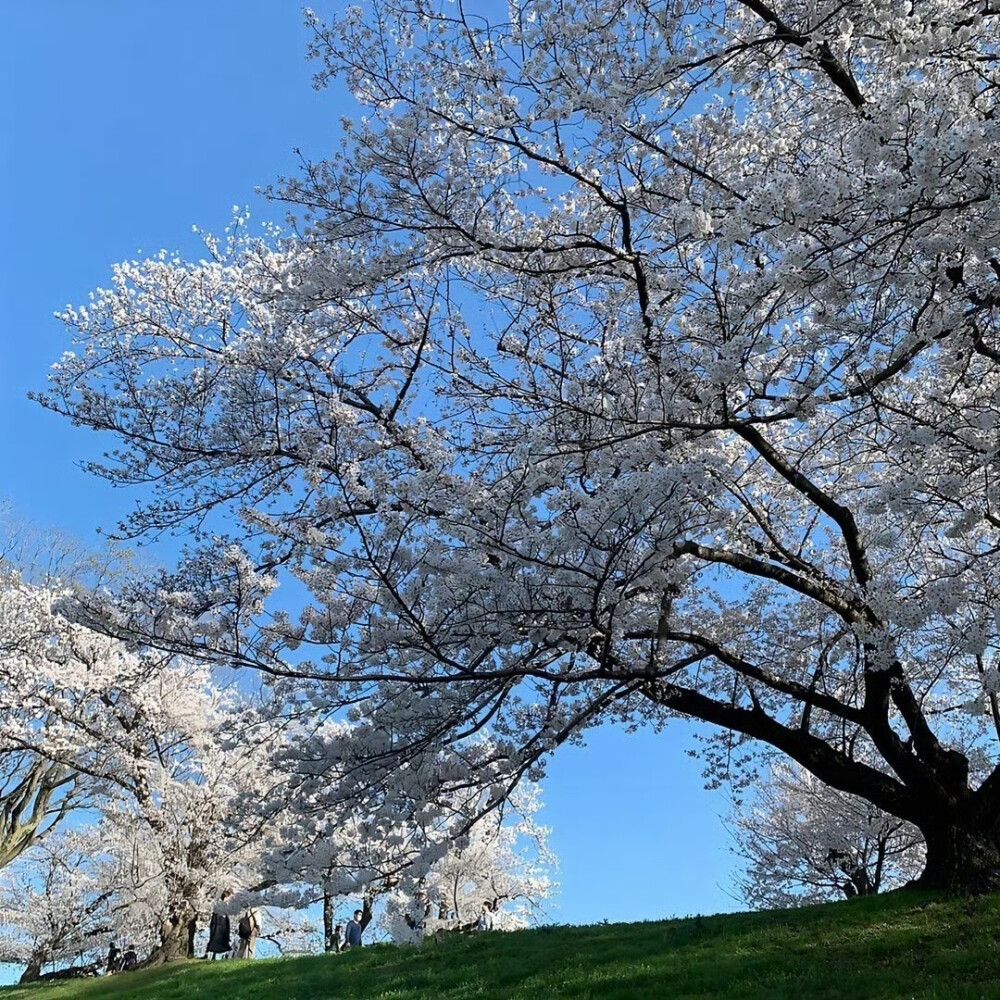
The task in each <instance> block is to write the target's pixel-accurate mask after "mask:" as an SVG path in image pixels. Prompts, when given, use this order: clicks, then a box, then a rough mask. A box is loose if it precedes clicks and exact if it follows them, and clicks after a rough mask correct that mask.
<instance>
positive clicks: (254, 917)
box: [236, 906, 260, 958]
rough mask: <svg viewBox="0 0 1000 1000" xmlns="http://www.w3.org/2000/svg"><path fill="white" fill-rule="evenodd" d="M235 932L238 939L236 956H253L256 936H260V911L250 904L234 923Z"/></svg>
mask: <svg viewBox="0 0 1000 1000" xmlns="http://www.w3.org/2000/svg"><path fill="white" fill-rule="evenodd" d="M236 934H237V935H238V937H239V939H240V946H239V948H238V949H237V952H236V957H237V958H253V955H254V948H255V947H256V946H257V938H258V937H259V936H260V911H259V910H258V909H257V907H255V906H251V907H250V908H249V909H248V910H247V912H246V913H244V914H243V916H242V917H240V919H239V921H238V922H237V924H236Z"/></svg>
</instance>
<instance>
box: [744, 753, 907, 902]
mask: <svg viewBox="0 0 1000 1000" xmlns="http://www.w3.org/2000/svg"><path fill="white" fill-rule="evenodd" d="M756 787H757V793H756V795H754V796H753V798H751V799H749V800H747V801H744V802H742V803H740V804H739V805H738V806H737V807H736V808H735V809H734V811H733V813H732V815H731V816H730V818H729V821H728V826H729V828H730V832H731V833H732V836H733V839H734V841H735V848H734V852H735V853H736V855H737V856H738V857H739V858H740V859H741V860H742V861H743V864H744V868H743V871H742V872H741V873H740V874H739V875H738V876H737V879H736V883H737V887H738V889H739V892H740V895H741V896H742V898H743V900H744V901H745V902H747V903H748V904H749V905H750V906H752V907H754V908H755V909H772V908H775V907H785V906H801V905H804V904H808V903H818V902H823V901H827V900H833V899H843V898H845V897H847V898H851V897H853V896H870V895H874V894H875V893H878V892H885V891H887V890H889V889H898V888H900V887H901V886H903V885H905V884H906V883H908V882H909V881H910V880H912V879H915V878H917V877H918V876H919V874H920V871H921V869H922V868H923V863H924V852H923V841H922V839H921V837H920V832H919V831H918V830H917V829H916V827H914V826H913V825H912V824H910V823H907V822H906V821H905V820H901V819H897V818H896V817H895V816H890V815H889V814H888V813H885V812H882V810H880V809H879V808H878V807H876V806H873V805H872V804H871V803H870V802H867V801H866V800H864V799H861V798H858V797H857V796H854V795H849V794H847V793H845V792H841V791H839V790H838V789H836V788H832V787H830V786H829V785H824V784H823V783H822V782H821V781H819V780H818V779H817V778H816V777H815V776H814V775H812V774H810V773H809V772H808V771H806V770H805V769H804V768H802V767H800V766H798V765H795V764H787V763H776V764H775V765H774V766H773V767H772V768H771V770H770V773H769V775H768V780H766V781H764V782H761V783H760V784H758V785H757V786H756Z"/></svg>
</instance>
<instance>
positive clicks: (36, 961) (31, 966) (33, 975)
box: [18, 955, 44, 983]
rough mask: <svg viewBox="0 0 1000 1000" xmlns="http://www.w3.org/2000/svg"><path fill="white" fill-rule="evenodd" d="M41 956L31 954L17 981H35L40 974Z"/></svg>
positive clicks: (42, 959)
mask: <svg viewBox="0 0 1000 1000" xmlns="http://www.w3.org/2000/svg"><path fill="white" fill-rule="evenodd" d="M43 961H44V958H43V956H40V955H32V956H31V958H30V959H29V960H28V967H27V968H26V969H25V970H24V972H22V973H21V978H20V979H19V980H18V982H19V983H37V982H38V980H39V979H40V978H41V975H42V962H43Z"/></svg>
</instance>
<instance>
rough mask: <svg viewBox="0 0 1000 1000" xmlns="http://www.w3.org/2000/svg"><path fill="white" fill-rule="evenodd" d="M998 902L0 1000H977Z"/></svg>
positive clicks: (899, 904)
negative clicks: (561, 999)
mask: <svg viewBox="0 0 1000 1000" xmlns="http://www.w3.org/2000/svg"><path fill="white" fill-rule="evenodd" d="M998 940H1000V896H994V897H983V898H980V899H976V900H971V901H966V900H942V899H940V898H939V897H936V896H931V895H920V896H916V895H913V894H907V895H895V896H886V897H881V898H876V899H865V900H853V901H851V902H849V903H839V904H833V905H830V906H819V907H813V908H810V909H804V910H785V911H775V912H770V913H743V914H729V915H723V916H715V917H692V918H689V919H686V920H669V921H661V922H657V923H641V924H601V925H598V926H594V927H543V928H539V929H536V930H531V931H522V932H519V933H516V934H491V935H485V936H481V937H473V938H461V939H455V940H451V941H447V942H445V943H443V944H435V943H434V942H428V943H427V944H425V946H424V947H423V948H419V949H404V950H400V949H396V948H393V947H390V946H377V947H374V948H366V949H364V950H362V951H354V952H351V953H349V954H346V955H330V956H326V955H315V956H306V957H303V958H286V959H271V960H266V961H255V962H215V963H209V962H187V963H183V964H180V965H175V966H168V967H165V968H161V969H152V970H148V971H141V972H133V973H126V974H123V975H120V976H114V977H111V978H110V979H91V980H85V981H77V982H67V983H60V984H51V985H48V984H37V985H34V986H12V987H9V988H7V989H0V1000H126V998H127V1000H331V998H336V1000H467V998H475V997H488V998H490V1000H548V998H550V997H572V998H576V1000H618V998H621V1000H626V998H627V1000H666V998H670V1000H834V998H851V1000H855V998H857V1000H930V998H940V1000H972V998H975V1000H983V998H1000V947H998V946H997V942H998Z"/></svg>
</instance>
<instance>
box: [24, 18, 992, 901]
mask: <svg viewBox="0 0 1000 1000" xmlns="http://www.w3.org/2000/svg"><path fill="white" fill-rule="evenodd" d="M311 23H312V25H313V27H314V30H315V37H314V43H313V50H312V51H313V55H314V56H315V58H316V59H317V60H318V65H319V76H318V79H319V82H320V83H321V84H322V83H324V82H325V81H326V80H327V79H330V78H333V77H337V78H339V79H342V80H344V81H346V83H347V85H348V86H350V87H351V88H352V89H353V92H354V94H355V95H356V97H357V99H358V101H359V102H360V105H361V110H362V113H361V114H360V115H359V117H358V118H357V119H356V120H354V121H353V122H350V121H348V122H345V124H344V140H343V145H342V148H341V149H340V150H339V151H335V152H334V153H332V155H331V156H330V158H329V159H327V160H324V161H322V162H315V163H306V164H305V165H304V168H303V170H302V172H301V174H300V176H298V177H296V178H294V179H291V180H289V181H287V182H286V183H285V184H284V186H283V187H282V188H281V189H280V190H279V191H278V194H279V195H280V196H281V197H283V198H285V199H286V200H287V201H288V202H290V203H291V205H292V211H293V212H294V213H296V214H297V221H296V226H295V228H294V230H292V232H291V233H290V234H289V235H285V236H282V235H280V234H276V233H273V232H270V233H265V234H264V235H263V236H262V237H260V238H253V237H251V236H248V235H246V225H245V220H243V219H237V220H236V222H235V223H234V226H233V227H232V228H231V229H230V231H229V233H228V234H227V235H226V236H225V238H223V239H219V240H212V239H210V240H209V241H208V252H207V256H206V259H205V260H204V261H200V262H197V263H195V262H187V261H184V260H181V259H177V258H175V257H172V256H170V255H167V254H163V255H160V256H157V257H153V258H149V259H143V260H139V261H133V262H130V263H125V264H121V265H119V266H117V267H116V268H115V269H114V272H113V277H112V280H111V282H110V285H109V287H108V288H106V289H102V290H99V291H98V292H96V294H95V296H94V299H93V301H92V302H91V303H89V304H88V305H87V306H85V307H81V308H77V309H69V310H68V311H67V313H66V315H65V320H66V323H67V325H68V326H69V328H70V329H71V331H72V333H73V335H74V337H75V340H76V348H75V352H73V353H68V354H66V355H65V356H64V358H63V359H62V360H61V361H60V362H59V364H58V365H57V366H56V367H55V369H54V371H53V373H52V376H51V385H50V388H49V390H48V392H47V393H45V394H44V395H42V396H41V397H40V399H41V401H42V402H43V403H44V404H45V405H46V406H48V407H50V408H51V409H53V410H56V411H59V412H61V413H64V414H66V415H67V416H68V417H69V418H71V419H72V420H74V421H75V422H76V423H78V424H81V425H84V426H88V427H91V428H95V429H98V430H103V431H107V432H110V433H111V434H112V435H114V436H115V438H116V441H115V444H114V450H113V451H111V452H110V453H109V456H108V457H107V459H105V460H104V461H103V462H99V463H94V464H93V465H92V469H93V471H95V472H96V473H97V474H100V475H104V476H106V477H108V478H109V479H111V480H112V481H114V482H117V483H121V484H128V485H132V484H144V485H147V486H148V487H149V489H150V490H151V491H152V499H151V500H150V502H148V503H146V504H144V505H143V506H141V507H140V508H139V509H138V510H137V511H136V512H135V513H134V514H132V515H131V516H130V517H129V519H128V520H127V522H126V523H125V524H124V525H123V527H122V531H123V533H124V534H125V535H141V534H143V533H148V532H158V531H164V530H175V529H183V530H188V531H191V532H192V533H193V534H194V538H195V541H194V543H193V547H192V550H191V551H190V553H189V554H188V557H187V558H186V559H185V560H184V563H183V565H182V566H180V567H179V569H178V570H177V572H176V573H174V574H165V575H164V576H163V577H162V578H161V579H159V580H156V581H154V582H153V583H152V584H151V585H150V586H148V587H146V588H145V589H143V588H132V589H130V590H128V591H127V592H126V593H124V594H123V595H122V598H121V600H120V601H118V602H117V604H115V605H113V606H107V607H104V608H95V609H93V614H94V615H95V621H100V626H101V627H102V628H104V629H106V630H108V631H109V632H111V633H112V634H117V635H122V636H130V637H132V640H133V641H139V642H141V643H145V644H148V645H150V646H152V647H155V648H160V649H164V650H168V651H184V652H192V651H194V652H197V653H198V654H199V655H202V656H205V657H207V658H210V659H212V660H214V661H216V662H220V663H225V664H227V665H229V666H235V667H252V668H255V669H258V670H261V671H264V672H265V673H266V674H267V675H268V676H270V677H271V678H273V680H274V687H275V692H276V693H277V694H278V696H279V697H283V698H286V699H287V701H288V704H290V705H296V706H299V708H300V709H302V710H303V711H304V710H306V709H307V708H309V709H310V710H312V711H315V712H318V713H320V714H326V715H329V714H331V713H336V712H337V711H338V710H339V709H344V710H354V711H357V712H360V713H362V714H364V716H365V717H366V718H367V719H368V720H370V723H371V726H372V730H371V731H372V734H373V739H372V743H371V746H370V755H369V761H368V764H366V765H365V767H362V768H360V770H359V772H358V773H359V778H358V780H359V781H361V780H362V778H364V777H365V776H366V775H367V776H368V778H370V784H371V787H375V784H376V783H377V781H378V780H379V775H381V776H382V778H381V780H382V781H383V783H390V784H392V785H393V786H394V787H395V788H397V789H399V788H401V787H402V786H403V785H404V784H405V782H406V781H407V780H409V779H410V776H411V775H413V774H416V775H417V776H418V778H419V780H420V781H424V780H425V779H426V780H427V781H428V782H429V781H430V780H431V777H432V774H431V772H432V771H433V767H432V765H431V761H432V755H430V754H429V752H428V751H429V748H434V749H437V748H440V747H442V746H445V745H447V746H451V747H454V748H455V749H456V751H457V752H458V754H459V756H460V754H461V749H462V747H463V746H465V745H466V742H467V741H468V740H469V739H470V738H471V737H473V736H474V735H476V734H479V733H481V732H483V731H489V733H490V734H491V737H492V739H493V740H494V744H493V745H494V746H495V747H496V748H497V751H496V753H495V754H494V755H492V757H490V759H489V760H486V759H477V760H470V761H468V763H467V766H466V767H465V768H464V772H465V773H466V774H471V773H472V772H473V771H475V770H478V769H480V768H487V769H492V773H491V777H490V778H489V780H488V782H486V784H490V785H491V787H492V788H493V792H494V794H493V795H492V796H490V797H488V798H487V799H486V800H485V804H486V806H487V807H490V808H492V807H495V805H496V802H497V801H499V800H501V799H502V798H503V797H504V796H505V795H506V794H507V793H508V792H509V790H510V788H511V787H512V786H513V784H514V783H516V780H517V779H518V778H519V777H520V776H521V775H524V774H529V773H534V771H533V769H535V768H536V767H537V766H539V765H540V763H541V762H543V761H544V759H545V757H546V755H548V754H549V753H551V752H552V751H553V750H555V749H556V748H557V747H558V746H559V745H560V744H561V743H563V742H564V741H566V740H568V739H574V738H579V737H580V736H581V735H582V734H584V733H585V731H586V729H587V727H588V726H590V725H592V724H595V723H596V722H598V721H600V720H604V719H617V720H621V721H622V722H624V723H627V724H642V723H649V724H652V725H660V724H663V723H664V722H668V721H669V720H670V719H671V718H673V717H675V716H687V717H690V718H693V719H696V720H700V721H702V722H704V723H706V724H708V726H710V727H713V728H712V729H711V732H713V733H715V734H716V744H715V746H716V749H718V750H719V753H718V754H717V755H716V756H714V757H712V756H710V760H717V761H720V762H722V766H726V762H728V761H731V760H733V759H735V758H736V757H737V756H739V754H740V753H743V752H750V753H752V752H753V748H754V747H755V746H766V747H770V748H774V749H775V750H777V751H779V752H780V753H782V754H784V755H786V756H787V757H788V758H790V759H791V760H793V761H795V762H796V763H797V764H799V765H801V766H802V767H804V768H806V769H807V770H808V771H809V772H810V773H811V774H813V775H815V776H816V778H818V779H819V780H820V781H822V782H823V783H824V784H827V785H829V786H831V787H832V788H835V789H837V790H839V791H841V792H845V793H849V794H851V795H855V796H859V797H861V798H863V799H865V800H866V801H867V802H870V803H871V804H872V805H874V806H876V807H877V808H878V809H880V810H882V811H883V812H885V813H888V814H891V815H895V816H898V817H900V818H901V819H905V820H906V821H907V822H909V823H912V824H913V825H914V826H916V827H917V828H918V829H919V830H920V833H921V835H922V837H923V839H924V842H925V844H926V867H925V870H924V873H923V876H922V884H924V885H926V886H937V887H953V888H954V887H970V886H976V887H985V886H994V885H997V884H998V875H997V872H998V871H1000V827H998V823H1000V770H997V769H996V767H995V763H996V759H997V757H996V747H997V731H998V730H1000V712H998V710H997V690H998V677H1000V675H998V671H997V669H996V666H995V665H994V663H993V656H994V651H995V650H996V648H997V644H998V639H1000V617H998V613H997V608H998V607H1000V594H998V591H997V588H998V586H1000V584H998V581H1000V572H998V569H1000V566H998V563H1000V544H998V543H1000V512H998V510H997V506H996V487H995V482H996V478H997V427H998V426H1000V404H998V400H1000V366H998V362H1000V336H998V330H997V319H998V316H997V307H998V303H1000V216H998V209H997V204H998V202H997V198H996V196H995V194H996V192H995V187H996V182H997V170H998V166H997V165H998V164H1000V145H998V144H1000V119H998V118H997V116H996V115H995V114H994V104H995V99H996V94H997V89H998V86H1000V49H998V43H997V39H998V38H1000V31H998V30H997V29H998V24H1000V12H998V11H997V10H996V9H995V8H994V7H992V6H990V5H986V4H982V3H978V2H977V3H972V2H965V0H958V2H955V0H929V2H928V3H924V4H921V5H917V6H914V5H900V4H892V3H886V2H882V0H837V2H836V3H834V2H832V0H820V2H809V3H806V2H803V0H781V2H780V3H779V2H777V0H773V2H772V0H725V2H719V3H705V2H700V0H680V2H673V0H670V2H668V0H610V2H604V0H585V2H575V0H517V2H514V3H512V4H511V5H510V8H509V13H508V16H507V17H506V18H498V19H497V20H496V21H495V22H490V21H489V20H488V19H486V18H484V17H482V16H479V15H475V16H474V15H472V14H471V13H469V12H468V11H467V10H466V9H465V7H464V6H463V5H462V4H461V3H459V4H451V3H448V4H443V3H442V4H436V3H434V2H431V3H420V4H415V3H414V4H412V5H411V4H408V3H407V2H405V0H398V2H397V0H377V2H375V3H374V4H373V5H372V6H371V8H370V9H369V11H368V13H362V12H361V11H360V10H358V9H356V8H350V9H348V10H347V11H346V12H345V13H344V14H343V15H342V16H340V17H339V18H337V19H335V20H333V21H332V22H331V23H324V22H323V21H322V20H321V19H320V18H318V17H316V16H311ZM221 532H225V533H224V534H222V533H221ZM216 533H220V534H216ZM282 579H285V580H291V579H294V580H295V586H294V587H293V589H292V594H293V595H303V596H302V597H301V601H300V605H301V606H300V607H299V608H298V609H297V610H294V611H292V610H289V609H287V606H286V609H285V610H278V609H277V607H276V606H275V604H274V603H273V601H271V602H269V600H268V595H269V594H270V592H271V591H272V589H273V587H274V586H275V585H276V584H277V583H278V582H280V581H281V580H282ZM295 600H296V601H297V600H298V597H296V598H295ZM963 712H964V713H966V714H965V715H963ZM376 733H381V734H382V735H381V737H379V738H378V739H376V738H375V736H374V734H376ZM848 746H851V747H857V748H860V749H863V752H860V753H852V752H848V749H847V748H848ZM980 756H981V757H983V758H984V761H985V764H984V766H980V762H979V761H978V759H977V758H978V757H980ZM414 761H423V762H424V763H423V764H421V765H420V766H417V767H414V768H413V769H411V768H410V765H411V762H414ZM461 770H463V769H457V771H456V773H454V774H452V775H451V776H449V777H448V779H447V780H453V781H459V780H461V778H460V777H459V774H458V771H461ZM366 780H367V779H366ZM428 787H429V785H428ZM387 801H388V800H387Z"/></svg>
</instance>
